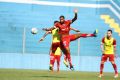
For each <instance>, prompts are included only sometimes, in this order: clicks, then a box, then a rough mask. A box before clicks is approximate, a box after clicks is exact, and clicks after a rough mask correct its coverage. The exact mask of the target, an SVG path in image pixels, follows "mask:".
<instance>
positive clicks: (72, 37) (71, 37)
mask: <svg viewBox="0 0 120 80" xmlns="http://www.w3.org/2000/svg"><path fill="white" fill-rule="evenodd" d="M74 40H76V36H75V35H74V34H73V35H67V36H64V37H62V38H61V44H62V46H64V47H69V45H70V42H71V41H74Z"/></svg>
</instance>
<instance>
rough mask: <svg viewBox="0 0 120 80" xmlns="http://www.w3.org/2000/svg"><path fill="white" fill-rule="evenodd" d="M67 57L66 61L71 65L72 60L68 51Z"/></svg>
mask: <svg viewBox="0 0 120 80" xmlns="http://www.w3.org/2000/svg"><path fill="white" fill-rule="evenodd" d="M67 58H68V62H69V64H70V66H72V60H71V56H70V53H67Z"/></svg>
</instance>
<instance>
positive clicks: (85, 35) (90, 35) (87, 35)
mask: <svg viewBox="0 0 120 80" xmlns="http://www.w3.org/2000/svg"><path fill="white" fill-rule="evenodd" d="M93 36H95V35H94V34H81V37H93Z"/></svg>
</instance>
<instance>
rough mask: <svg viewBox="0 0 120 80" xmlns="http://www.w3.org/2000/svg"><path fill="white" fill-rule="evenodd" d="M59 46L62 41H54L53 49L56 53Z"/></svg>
mask: <svg viewBox="0 0 120 80" xmlns="http://www.w3.org/2000/svg"><path fill="white" fill-rule="evenodd" d="M58 47H60V42H55V43H52V46H51V51H52V52H54V53H55V51H56V50H57V48H58Z"/></svg>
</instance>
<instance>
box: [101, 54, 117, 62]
mask: <svg viewBox="0 0 120 80" xmlns="http://www.w3.org/2000/svg"><path fill="white" fill-rule="evenodd" d="M107 59H109V61H114V59H115V56H114V54H103V55H102V58H101V61H104V62H106V61H107Z"/></svg>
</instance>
